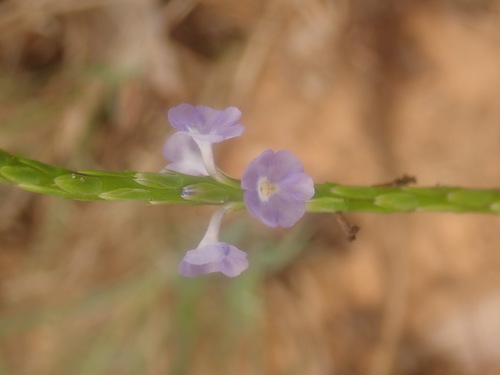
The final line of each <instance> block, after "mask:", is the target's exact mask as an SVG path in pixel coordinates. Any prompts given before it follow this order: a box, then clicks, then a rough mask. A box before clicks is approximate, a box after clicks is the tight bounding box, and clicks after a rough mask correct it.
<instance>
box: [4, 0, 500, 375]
mask: <svg viewBox="0 0 500 375" xmlns="http://www.w3.org/2000/svg"><path fill="white" fill-rule="evenodd" d="M499 98H500V1H499V0H425V1H423V0H386V1H371V0H351V1H348V0H336V1H334V0H330V1H328V0H237V1H236V0H232V1H231V0H170V1H167V0H163V1H161V0H2V1H0V148H3V149H6V150H7V151H9V152H12V153H18V154H22V155H24V156H27V157H30V158H34V159H37V160H40V161H43V162H47V163H52V164H57V165H61V166H64V167H67V168H74V169H104V170H110V171H118V170H125V169H128V170H136V171H159V170H160V169H162V168H163V167H164V166H165V164H166V161H165V160H164V159H163V156H162V152H161V150H162V145H163V143H164V141H165V140H166V138H167V137H168V135H170V134H172V129H171V128H170V127H169V126H168V124H167V121H166V110H167V109H168V108H170V107H173V106H175V105H177V104H179V103H181V102H189V103H193V104H206V105H210V106H213V107H215V108H219V109H222V108H225V107H226V106H229V105H234V106H238V107H239V108H240V109H241V110H242V111H243V117H242V120H241V122H242V123H243V124H244V125H245V126H246V131H245V133H244V134H243V136H242V137H240V138H237V139H233V140H230V141H228V142H225V143H224V144H221V145H218V146H217V148H216V150H215V152H216V157H217V159H218V162H219V166H220V167H221V168H222V169H223V170H225V171H226V172H228V173H229V174H231V175H232V176H234V177H241V174H242V171H243V169H244V168H245V166H246V165H247V164H248V163H249V162H250V161H251V160H252V159H253V158H254V157H256V156H257V155H258V154H259V153H260V152H261V151H263V150H265V149H268V148H272V149H274V150H279V149H288V150H291V151H292V152H293V153H295V154H296V155H297V156H299V157H300V159H301V160H302V161H303V162H304V165H305V168H306V171H307V172H308V173H310V174H311V175H312V176H313V178H314V180H315V181H316V182H318V183H319V182H324V181H331V182H337V183H343V184H359V185H371V184H377V183H384V182H388V181H391V180H394V179H395V178H397V177H399V176H401V175H402V174H404V173H406V174H410V175H414V176H416V177H417V179H418V183H419V184H420V185H430V186H435V185H438V184H441V185H457V186H469V187H484V188H487V187H500V168H499V166H498V160H500V159H499V158H500V126H499V124H500V105H499ZM213 210H214V208H213V207H191V208H186V207H179V206H147V205H145V204H143V203H138V202H126V203H110V202H73V201H66V200H62V199H58V198H54V197H50V196H39V195H36V194H32V193H29V192H26V191H22V190H20V189H17V188H15V187H12V186H10V185H7V184H2V185H0V374H2V375H3V374H15V375H17V374H30V375H31V374H37V375H45V374H47V375H49V374H50V375H52V374H75V375H79V374H82V375H83V374H85V375H87V374H88V375H100V374H113V375H114V374H120V375H121V374H152V375H156V374H174V375H175V374H179V375H180V374H203V375H204V374H207V375H210V374H217V375H220V374H250V375H251V374H271V375H285V374H286V375H294V374H301V375H304V374H307V375H358V374H359V375H361V374H369V375H389V374H404V375H423V374H430V375H437V374H439V375H447V374H453V375H461V374H483V375H484V374H486V375H487V374H499V373H500V349H499V348H500V272H499V271H500V247H499V244H498V242H499V239H500V218H499V217H498V216H493V215H490V216H489V215H478V214H463V215H455V214H429V213H418V214H397V215H376V214H370V213H366V214H363V213H358V214H347V215H346V217H347V218H348V220H350V221H351V222H353V223H355V224H357V225H359V226H360V227H361V231H360V233H359V235H358V239H357V240H356V241H354V242H352V243H349V242H348V241H347V240H346V239H345V236H344V235H343V233H342V231H341V229H340V227H339V226H338V224H337V223H336V221H335V219H334V217H333V215H331V214H330V215H328V214H321V215H319V214H317V215H312V214H308V215H306V216H305V217H304V219H303V220H302V221H301V222H300V223H299V224H297V225H296V226H295V227H294V228H292V229H289V230H272V229H270V228H267V227H264V226H263V225H262V224H260V223H259V222H257V221H255V220H253V219H251V218H250V217H249V215H247V214H245V213H239V214H233V215H231V216H228V217H227V218H226V219H225V221H224V223H223V228H222V238H223V240H226V241H230V242H232V243H234V244H235V245H236V246H238V247H239V248H241V249H243V250H245V251H247V252H248V253H249V258H250V262H251V267H250V268H249V269H248V271H246V272H245V273H244V274H243V275H242V276H241V277H238V278H236V279H227V278H224V277H222V276H220V275H209V276H206V277H201V278H199V279H195V280H191V279H183V278H180V277H178V276H177V273H176V267H177V263H178V261H179V260H180V259H181V258H182V256H183V254H184V252H185V251H186V250H188V249H192V248H194V247H196V246H197V244H198V242H199V240H200V239H201V237H202V236H203V233H204V231H205V226H206V225H207V223H208V220H209V218H210V215H211V213H212V212H213Z"/></svg>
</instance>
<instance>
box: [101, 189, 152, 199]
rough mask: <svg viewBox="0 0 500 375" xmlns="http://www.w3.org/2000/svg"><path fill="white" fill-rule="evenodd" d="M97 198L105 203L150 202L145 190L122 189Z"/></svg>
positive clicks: (149, 196) (148, 193)
mask: <svg viewBox="0 0 500 375" xmlns="http://www.w3.org/2000/svg"><path fill="white" fill-rule="evenodd" d="M99 198H102V199H104V200H107V201H128V200H134V201H146V202H149V201H151V200H152V199H151V193H150V192H149V191H148V190H145V189H132V188H122V189H116V190H111V191H107V192H105V193H102V194H99Z"/></svg>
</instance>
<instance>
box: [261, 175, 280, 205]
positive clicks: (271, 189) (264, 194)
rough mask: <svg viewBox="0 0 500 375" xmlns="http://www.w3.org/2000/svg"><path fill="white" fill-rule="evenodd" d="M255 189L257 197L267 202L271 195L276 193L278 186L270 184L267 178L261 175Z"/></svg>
mask: <svg viewBox="0 0 500 375" xmlns="http://www.w3.org/2000/svg"><path fill="white" fill-rule="evenodd" d="M257 190H258V192H259V198H260V200H261V201H263V202H267V201H268V200H269V198H270V197H271V195H273V194H274V193H276V191H277V190H278V187H277V186H276V185H273V184H271V183H270V182H269V181H268V180H267V178H265V177H261V178H260V179H259V182H258V183H257Z"/></svg>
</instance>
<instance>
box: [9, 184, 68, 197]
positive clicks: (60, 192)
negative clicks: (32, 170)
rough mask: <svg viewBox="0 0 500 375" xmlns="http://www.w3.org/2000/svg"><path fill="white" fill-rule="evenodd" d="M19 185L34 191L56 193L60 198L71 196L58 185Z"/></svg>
mask: <svg viewBox="0 0 500 375" xmlns="http://www.w3.org/2000/svg"><path fill="white" fill-rule="evenodd" d="M18 186H19V187H20V188H22V189H24V190H28V191H31V192H33V193H39V194H50V195H55V196H56V197H59V198H70V196H69V194H68V193H67V192H65V191H63V190H61V189H59V188H57V187H51V186H41V185H23V184H19V185H18Z"/></svg>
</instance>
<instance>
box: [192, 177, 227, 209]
mask: <svg viewBox="0 0 500 375" xmlns="http://www.w3.org/2000/svg"><path fill="white" fill-rule="evenodd" d="M182 198H184V199H185V200H187V201H190V202H194V203H206V204H222V203H224V202H226V201H227V200H228V198H229V195H228V192H227V190H225V189H224V188H221V187H219V186H217V185H214V184H210V183H204V182H202V183H199V184H192V185H188V186H185V187H184V188H183V189H182Z"/></svg>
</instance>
